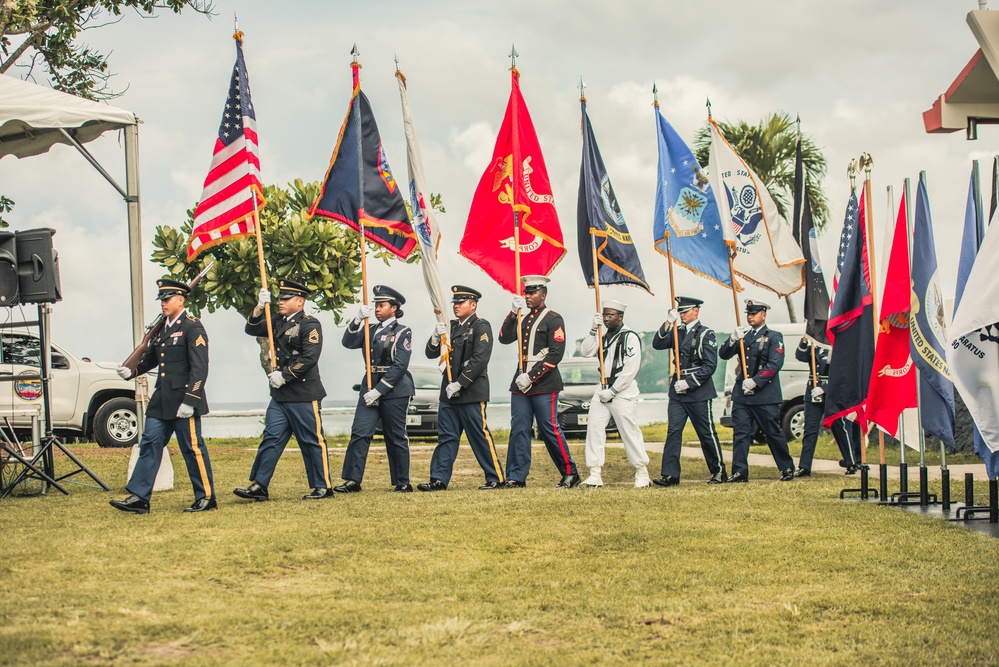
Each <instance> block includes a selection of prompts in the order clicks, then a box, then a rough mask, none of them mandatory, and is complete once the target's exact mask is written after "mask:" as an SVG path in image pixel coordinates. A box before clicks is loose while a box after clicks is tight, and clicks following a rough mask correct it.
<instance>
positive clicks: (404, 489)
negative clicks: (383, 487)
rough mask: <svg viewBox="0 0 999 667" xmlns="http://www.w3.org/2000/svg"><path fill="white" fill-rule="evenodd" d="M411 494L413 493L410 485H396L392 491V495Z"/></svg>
mask: <svg viewBox="0 0 999 667" xmlns="http://www.w3.org/2000/svg"><path fill="white" fill-rule="evenodd" d="M412 492H413V485H412V484H396V485H395V487H394V488H393V489H392V493H412Z"/></svg>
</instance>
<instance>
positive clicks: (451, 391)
mask: <svg viewBox="0 0 999 667" xmlns="http://www.w3.org/2000/svg"><path fill="white" fill-rule="evenodd" d="M459 391H461V383H460V382H449V383H448V385H447V386H446V387H444V394H445V395H446V396H447V397H448V398H454V397H455V395H456V394H457V393H458V392H459Z"/></svg>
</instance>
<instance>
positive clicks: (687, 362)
mask: <svg viewBox="0 0 999 667" xmlns="http://www.w3.org/2000/svg"><path fill="white" fill-rule="evenodd" d="M703 303H704V302H703V301H702V300H700V299H695V298H693V297H688V296H678V297H676V308H675V309H673V310H671V311H670V312H669V313H667V314H666V321H665V322H664V323H663V325H662V326H661V327H659V330H658V331H657V332H656V335H655V336H654V337H653V338H652V347H653V349H656V350H673V349H675V348H674V346H673V324H674V323H676V322H677V321H679V322H680V325H679V326H677V335H678V336H679V341H680V375H681V377H680V379H679V380H677V379H676V374H675V373H671V374H670V381H669V382H670V387H669V406H668V407H667V412H666V414H667V419H668V422H669V426H668V428H667V431H666V443H665V445H664V446H663V462H662V476H661V477H658V478H656V479H654V480H652V482H653V483H654V484H656V485H657V486H676V485H677V484H679V483H680V449H681V447H682V446H683V428H684V426H686V425H687V420H688V419H689V420H690V422H691V424H693V426H694V431H695V432H696V433H697V438H698V439H699V440H700V441H701V452H702V453H703V454H704V462H705V463H707V465H708V471H709V472H710V473H711V478H710V479H709V480H708V484H723V483H725V481H726V479H727V477H726V475H725V459H724V458H722V450H721V443H720V442H719V440H718V432H717V431H716V430H715V419H714V414H713V413H712V411H711V403H712V401H714V399H715V398H716V397H717V396H718V392H717V391H715V384H714V381H713V380H712V376H713V375H714V372H715V368H717V366H718V344H717V342H716V341H715V332H714V331H712V330H711V329H709V328H707V327H706V326H704V325H703V324H701V322H700V319H699V318H700V313H701V304H703Z"/></svg>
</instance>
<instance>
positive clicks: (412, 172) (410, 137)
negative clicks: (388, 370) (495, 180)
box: [395, 72, 449, 350]
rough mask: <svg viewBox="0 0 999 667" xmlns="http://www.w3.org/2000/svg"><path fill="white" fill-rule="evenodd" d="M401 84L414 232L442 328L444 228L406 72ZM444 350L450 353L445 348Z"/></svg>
mask: <svg viewBox="0 0 999 667" xmlns="http://www.w3.org/2000/svg"><path fill="white" fill-rule="evenodd" d="M395 76H396V78H397V79H398V80H399V98H400V99H401V100H402V123H403V127H405V130H406V165H407V166H408V167H409V207H410V209H411V210H412V211H413V229H414V230H415V231H416V239H417V241H418V242H419V244H420V256H421V257H420V268H422V269H423V282H424V283H425V284H426V286H427V293H428V294H429V295H430V302H431V304H433V307H434V316H435V317H436V318H437V321H438V322H440V323H441V324H447V323H448V320H449V318H448V316H447V312H448V307H447V306H448V303H447V301H448V299H447V295H446V293H445V292H444V286H443V285H442V284H441V274H440V270H439V269H438V267H437V248H438V246H439V245H440V242H441V235H440V228H439V227H438V226H437V219H436V216H435V215H434V210H433V207H431V206H427V199H428V198H429V197H430V192H429V191H428V190H427V183H426V179H425V178H424V176H423V157H422V156H421V155H420V145H419V143H418V142H417V141H416V127H415V126H414V125H413V116H412V114H411V113H410V111H409V95H408V94H407V92H406V77H405V76H403V74H402V72H396V73H395ZM441 349H444V350H446V349H447V348H446V347H445V345H442V346H441Z"/></svg>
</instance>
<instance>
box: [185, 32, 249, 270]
mask: <svg viewBox="0 0 999 667" xmlns="http://www.w3.org/2000/svg"><path fill="white" fill-rule="evenodd" d="M242 34H243V33H241V32H237V33H236V34H235V35H234V38H235V39H236V64H235V65H233V67H232V78H231V79H230V80H229V95H228V96H227V97H226V100H225V109H224V110H223V111H222V122H221V123H220V124H219V134H218V137H217V138H216V139H215V150H214V151H213V153H212V166H211V167H210V168H209V169H208V176H207V177H206V178H205V186H204V189H203V190H202V192H201V200H200V201H199V202H198V207H197V208H196V209H195V211H194V229H193V230H192V231H191V238H190V240H188V242H187V261H188V263H191V262H193V261H194V259H195V258H196V257H197V256H198V255H199V254H201V253H202V252H204V251H205V250H208V249H209V248H211V247H212V246H215V245H218V244H219V243H225V242H227V241H235V240H236V239H241V238H243V237H245V236H249V235H251V234H254V233H256V228H255V227H254V224H255V223H254V221H255V218H254V209H255V207H254V202H253V199H254V197H256V200H257V202H256V203H257V207H262V206H263V205H264V204H265V203H266V202H265V201H264V192H263V187H262V186H261V185H260V153H259V150H260V149H259V147H258V146H257V113H256V111H255V110H254V109H253V102H252V100H251V99H250V77H249V76H248V75H247V73H246V63H245V62H244V61H243V41H242Z"/></svg>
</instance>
